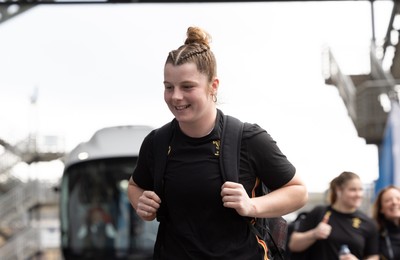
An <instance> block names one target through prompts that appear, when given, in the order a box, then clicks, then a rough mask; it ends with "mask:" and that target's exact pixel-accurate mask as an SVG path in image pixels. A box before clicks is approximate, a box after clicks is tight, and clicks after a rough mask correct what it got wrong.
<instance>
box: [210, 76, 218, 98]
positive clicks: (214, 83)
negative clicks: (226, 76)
mask: <svg viewBox="0 0 400 260" xmlns="http://www.w3.org/2000/svg"><path fill="white" fill-rule="evenodd" d="M218 87H219V79H218V78H217V77H215V78H214V79H213V81H212V82H211V88H212V94H213V95H216V94H217V93H218Z"/></svg>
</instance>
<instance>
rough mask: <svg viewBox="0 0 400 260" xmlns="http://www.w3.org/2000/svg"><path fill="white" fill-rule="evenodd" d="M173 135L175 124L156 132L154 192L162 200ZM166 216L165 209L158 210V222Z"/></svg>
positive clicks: (171, 123)
mask: <svg viewBox="0 0 400 260" xmlns="http://www.w3.org/2000/svg"><path fill="white" fill-rule="evenodd" d="M172 134H173V122H169V123H167V124H165V125H164V126H162V127H160V128H158V129H156V130H155V132H154V141H153V151H154V192H155V193H156V194H157V195H158V196H159V197H160V198H161V200H162V199H163V197H164V172H165V166H166V164H167V156H168V150H169V143H170V141H171V138H172ZM165 216H166V214H165V207H162V203H161V205H160V208H159V209H158V210H157V220H158V221H161V219H162V218H164V217H165Z"/></svg>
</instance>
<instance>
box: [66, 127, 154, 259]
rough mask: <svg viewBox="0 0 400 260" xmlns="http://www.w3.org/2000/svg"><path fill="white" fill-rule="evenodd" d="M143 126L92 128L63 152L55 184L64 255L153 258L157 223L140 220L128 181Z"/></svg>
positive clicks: (146, 128)
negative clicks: (87, 135)
mask: <svg viewBox="0 0 400 260" xmlns="http://www.w3.org/2000/svg"><path fill="white" fill-rule="evenodd" d="M151 130H152V128H151V127H148V126H117V127H109V128H104V129H101V130H99V131H97V132H96V133H95V134H94V135H93V137H92V138H91V139H90V140H89V141H88V142H84V143H81V144H79V145H78V146H77V147H76V148H75V149H73V150H72V151H71V152H70V153H69V154H68V156H67V158H66V161H65V169H64V173H63V177H62V181H61V185H60V221H61V247H62V253H63V257H64V259H74V260H75V259H152V252H153V247H154V243H155V239H156V234H157V228H158V223H157V222H156V221H152V222H147V221H143V220H141V219H140V218H139V217H138V216H137V215H136V213H135V211H134V209H133V208H132V206H131V205H130V203H129V201H128V197H127V187H128V180H129V177H130V175H131V174H132V172H133V169H134V168H135V166H136V162H137V157H138V154H139V149H140V146H141V143H142V141H143V139H144V137H145V136H146V135H147V134H148V133H149V132H150V131H151Z"/></svg>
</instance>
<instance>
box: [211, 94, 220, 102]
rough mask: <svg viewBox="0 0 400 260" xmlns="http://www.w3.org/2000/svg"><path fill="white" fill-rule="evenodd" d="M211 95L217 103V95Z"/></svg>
mask: <svg viewBox="0 0 400 260" xmlns="http://www.w3.org/2000/svg"><path fill="white" fill-rule="evenodd" d="M211 97H212V100H213V101H214V103H217V101H218V99H217V95H215V94H212V95H211Z"/></svg>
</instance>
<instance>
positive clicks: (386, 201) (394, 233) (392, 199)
mask: <svg viewBox="0 0 400 260" xmlns="http://www.w3.org/2000/svg"><path fill="white" fill-rule="evenodd" d="M373 217H374V219H375V220H376V222H377V224H378V229H379V234H380V236H379V256H380V259H381V260H396V259H400V188H399V187H396V186H394V185H389V186H387V187H385V188H383V189H382V190H380V191H379V193H378V195H377V197H376V200H375V203H374V207H373Z"/></svg>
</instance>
